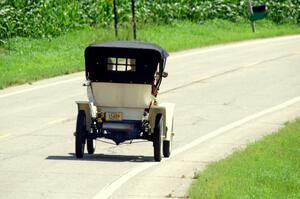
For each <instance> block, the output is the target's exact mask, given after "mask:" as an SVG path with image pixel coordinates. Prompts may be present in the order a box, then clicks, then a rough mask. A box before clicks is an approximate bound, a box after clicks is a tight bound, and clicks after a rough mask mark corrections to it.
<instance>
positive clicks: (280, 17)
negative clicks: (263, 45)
mask: <svg viewBox="0 0 300 199" xmlns="http://www.w3.org/2000/svg"><path fill="white" fill-rule="evenodd" d="M135 1H136V16H137V21H138V22H139V23H140V24H144V23H159V24H162V23H170V22H173V21H178V20H190V21H193V22H203V21H206V20H211V19H224V20H230V21H233V22H239V21H242V20H245V19H248V0H242V1H237V0H152V1H149V0H135ZM112 2H113V1H112V0H0V19H1V20H0V44H1V43H4V42H5V41H6V40H7V39H9V38H12V37H15V36H21V37H34V38H37V37H39V38H40V37H42V38H50V39H51V38H52V37H53V36H57V35H60V34H62V33H64V32H68V31H70V30H78V29H84V28H89V27H91V26H95V25H98V26H109V25H110V24H112V22H113V13H112V5H113V3H112ZM116 2H117V13H118V21H119V23H120V24H123V25H125V26H126V24H129V23H130V22H131V0H116ZM262 3H266V4H267V6H268V8H269V10H268V19H269V20H272V21H274V22H276V23H299V22H300V1H299V0H275V1H272V0H266V1H263V0H254V1H253V4H255V5H258V4H262Z"/></svg>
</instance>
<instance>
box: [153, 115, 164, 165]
mask: <svg viewBox="0 0 300 199" xmlns="http://www.w3.org/2000/svg"><path fill="white" fill-rule="evenodd" d="M162 131H163V117H162V115H161V114H159V115H157V116H156V118H155V127H154V133H153V146H154V160H155V162H160V161H161V158H162V140H161V135H162V133H163V132H162Z"/></svg>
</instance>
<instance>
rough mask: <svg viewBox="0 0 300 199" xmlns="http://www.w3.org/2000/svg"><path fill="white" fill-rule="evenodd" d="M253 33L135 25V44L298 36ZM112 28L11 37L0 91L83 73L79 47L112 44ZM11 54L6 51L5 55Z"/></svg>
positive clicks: (265, 27) (235, 28)
mask: <svg viewBox="0 0 300 199" xmlns="http://www.w3.org/2000/svg"><path fill="white" fill-rule="evenodd" d="M257 26H258V27H259V28H257V32H256V34H253V33H252V32H251V28H250V25H249V23H233V22H230V21H227V20H219V19H215V20H209V21H205V22H204V23H202V24H199V23H193V22H190V21H179V22H177V23H172V24H144V25H140V26H139V31H138V39H139V40H143V41H148V42H152V43H157V44H159V45H161V46H162V47H163V48H165V49H166V50H167V51H169V52H170V51H178V50H183V49H188V48H196V47H202V46H207V45H212V44H219V43H226V42H232V41H240V40H245V39H254V38H262V37H271V36H279V35H286V34H299V33H300V27H299V26H296V25H290V24H283V25H276V24H274V23H272V22H269V21H258V22H257ZM113 32H114V30H113V28H112V27H108V28H107V27H95V28H91V29H85V30H79V31H78V30H76V31H72V32H68V33H66V34H63V35H61V36H57V37H54V38H52V40H51V41H50V40H49V39H47V38H41V39H33V38H24V37H23V38H21V37H15V38H12V39H10V42H9V43H6V44H4V45H3V46H2V47H0V71H1V73H0V89H1V88H5V87H8V86H12V85H16V84H22V83H26V82H32V81H36V80H38V79H43V78H49V77H53V76H58V75H63V74H69V73H73V72H76V71H82V70H83V69H84V68H83V66H84V57H83V52H84V48H85V47H86V46H87V45H89V44H91V43H96V42H103V41H110V40H114V39H115V36H114V34H113ZM119 39H122V40H131V39H132V30H131V28H126V27H124V26H122V27H120V30H119ZM7 49H10V50H7Z"/></svg>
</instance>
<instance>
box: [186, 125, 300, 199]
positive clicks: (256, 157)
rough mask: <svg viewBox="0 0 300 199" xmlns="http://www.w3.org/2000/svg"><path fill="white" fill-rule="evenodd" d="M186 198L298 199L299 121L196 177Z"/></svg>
mask: <svg viewBox="0 0 300 199" xmlns="http://www.w3.org/2000/svg"><path fill="white" fill-rule="evenodd" d="M189 195H190V198H192V199H194V198H197V199H198V198H199V199H200V198H205V199H212V198H215V199H217V198H222V199H229V198H230V199H235V198H243V199H244V198H245V199H246V198H253V199H254V198H255V199H260V198H261V199H268V198H278V199H279V198H300V119H298V120H296V121H295V122H292V123H288V124H286V126H285V127H284V128H283V129H281V130H279V131H278V132H276V133H274V134H272V135H269V136H267V137H265V138H264V139H262V140H261V141H258V142H257V143H254V144H250V145H249V146H248V147H247V148H246V149H245V150H242V151H237V152H235V153H234V154H232V155H231V156H229V157H228V158H226V159H225V160H221V161H219V162H216V163H213V164H211V165H209V166H208V168H207V169H205V170H204V172H202V173H200V174H198V176H197V179H196V180H195V181H194V182H193V184H192V186H191V187H190V190H189Z"/></svg>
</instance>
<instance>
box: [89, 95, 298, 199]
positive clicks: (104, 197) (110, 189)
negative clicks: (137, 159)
mask: <svg viewBox="0 0 300 199" xmlns="http://www.w3.org/2000/svg"><path fill="white" fill-rule="evenodd" d="M297 102H300V96H298V97H295V98H293V99H291V100H288V101H286V102H284V103H282V104H279V105H276V106H273V107H271V108H268V109H265V110H263V111H261V112H258V113H256V114H253V115H250V116H248V117H245V118H243V119H241V120H238V121H235V122H232V123H230V124H228V125H226V126H223V127H221V128H219V129H217V130H215V131H212V132H210V133H208V134H206V135H204V136H202V137H199V138H198V139H196V140H194V141H193V142H191V143H189V144H187V145H185V146H183V147H181V148H178V149H176V150H174V151H173V152H172V156H171V157H170V158H173V157H174V156H176V155H179V154H180V153H183V152H185V151H187V150H189V149H191V148H193V147H195V146H197V145H199V144H200V143H202V142H204V141H207V140H209V139H211V138H214V137H216V136H218V135H221V134H222V133H225V132H227V131H229V130H231V129H234V128H236V127H239V126H241V125H243V124H245V123H247V122H249V121H251V120H254V119H257V118H260V117H262V116H264V115H267V114H270V113H273V112H276V111H279V110H281V109H284V108H286V107H288V106H291V105H293V104H295V103H297ZM170 158H169V159H170ZM163 160H164V161H167V160H168V159H163ZM158 164H159V163H158V162H151V163H142V164H141V165H138V166H137V167H135V168H133V169H131V170H130V171H128V172H126V173H125V174H124V175H122V176H121V177H120V178H118V179H117V180H116V181H114V182H112V183H111V184H108V185H107V186H105V187H104V188H103V189H101V190H100V191H99V192H98V193H97V194H96V195H95V196H94V197H93V199H108V198H109V197H110V196H111V195H112V194H113V193H114V192H115V191H116V190H117V189H118V188H120V187H121V186H122V185H123V184H125V182H127V181H128V180H130V179H131V178H133V177H134V176H136V175H137V174H139V173H141V172H143V171H145V170H146V169H148V168H150V167H153V166H155V165H158Z"/></svg>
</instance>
